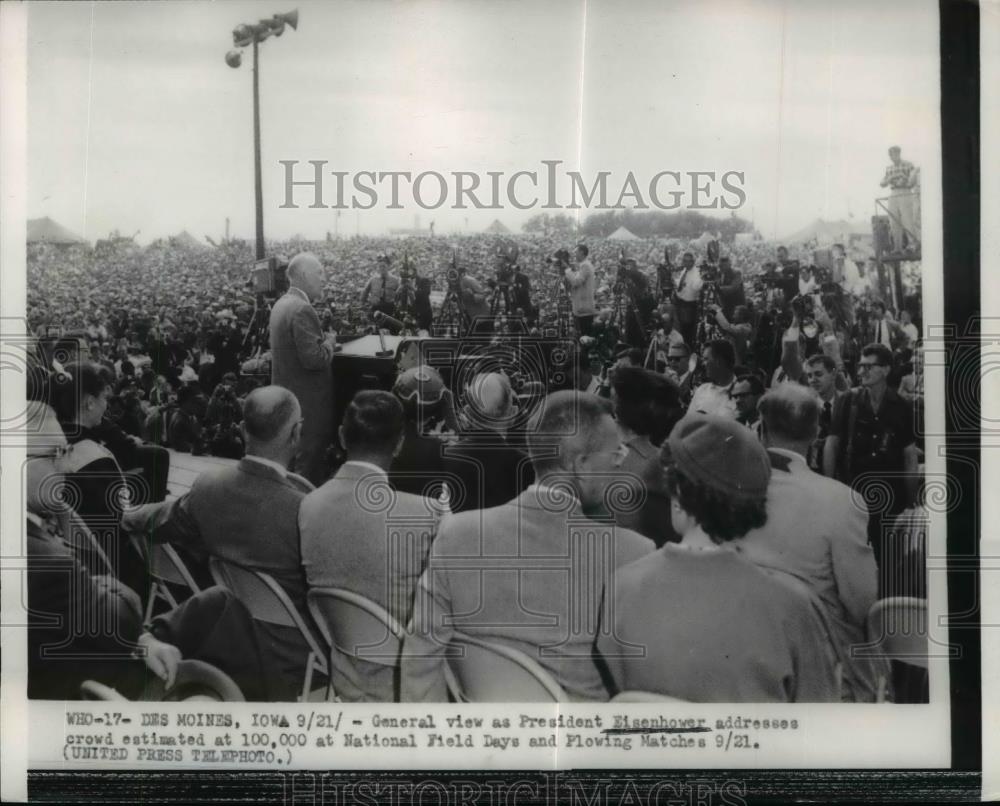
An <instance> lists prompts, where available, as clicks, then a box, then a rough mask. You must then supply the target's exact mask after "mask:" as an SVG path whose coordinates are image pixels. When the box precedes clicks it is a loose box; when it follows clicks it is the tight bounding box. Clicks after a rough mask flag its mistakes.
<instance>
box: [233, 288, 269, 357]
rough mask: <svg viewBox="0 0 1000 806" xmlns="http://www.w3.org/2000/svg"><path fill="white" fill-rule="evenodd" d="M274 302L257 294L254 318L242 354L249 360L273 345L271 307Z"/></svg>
mask: <svg viewBox="0 0 1000 806" xmlns="http://www.w3.org/2000/svg"><path fill="white" fill-rule="evenodd" d="M272 304H273V303H272V301H271V300H269V299H268V298H267V297H265V296H264V295H263V294H257V296H256V297H255V298H254V303H253V316H251V317H250V324H249V325H247V332H246V335H245V336H244V337H243V344H242V345H240V353H241V354H242V355H244V356H246V357H247V358H253V357H257V356H259V355H260V354H261V353H262V352H263V351H264V350H265V349H267V348H268V347H269V346H270V343H271V306H272Z"/></svg>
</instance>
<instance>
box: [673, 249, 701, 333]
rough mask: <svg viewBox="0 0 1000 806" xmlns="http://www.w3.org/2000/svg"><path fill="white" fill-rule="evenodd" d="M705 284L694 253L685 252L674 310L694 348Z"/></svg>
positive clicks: (675, 291) (675, 289)
mask: <svg viewBox="0 0 1000 806" xmlns="http://www.w3.org/2000/svg"><path fill="white" fill-rule="evenodd" d="M703 285H704V282H703V281H702V278H701V269H699V268H698V267H697V266H695V265H694V255H693V254H692V253H691V252H685V253H684V256H683V257H682V258H681V273H680V275H679V276H678V277H677V282H676V283H675V284H674V311H675V313H676V315H677V329H678V330H679V331H680V333H681V335H682V336H683V337H684V341H685V342H687V345H688V347H691V348H694V343H695V339H696V337H697V333H698V302H699V301H700V300H701V287H702V286H703Z"/></svg>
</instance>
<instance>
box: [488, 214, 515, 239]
mask: <svg viewBox="0 0 1000 806" xmlns="http://www.w3.org/2000/svg"><path fill="white" fill-rule="evenodd" d="M486 231H487V232H488V233H490V234H491V235H510V230H509V229H507V227H505V226H504V225H503V224H502V223H501V221H500V219H499V218H494V219H493V223H492V224H490V225H489V226H488V227H487V228H486Z"/></svg>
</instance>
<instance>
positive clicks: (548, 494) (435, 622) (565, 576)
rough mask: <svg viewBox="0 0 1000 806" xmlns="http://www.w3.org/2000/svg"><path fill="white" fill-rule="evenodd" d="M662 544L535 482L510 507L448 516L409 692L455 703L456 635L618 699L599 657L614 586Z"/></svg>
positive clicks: (576, 692) (410, 645)
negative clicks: (602, 519)
mask: <svg viewBox="0 0 1000 806" xmlns="http://www.w3.org/2000/svg"><path fill="white" fill-rule="evenodd" d="M653 550H654V546H653V542H652V541H651V540H648V539H647V538H645V537H642V536H641V535H639V534H636V533H635V532H633V531H631V530H629V529H622V528H618V527H614V526H613V525H609V524H603V523H598V522H595V521H592V520H589V519H587V518H585V517H583V516H582V514H580V512H579V503H578V502H577V501H576V500H575V499H574V498H572V497H570V496H569V495H568V494H566V493H560V491H557V490H550V489H549V488H546V487H538V486H535V485H532V486H531V487H529V488H528V489H527V490H525V491H524V492H523V493H521V495H519V496H518V497H517V498H515V499H513V500H512V501H510V502H508V503H506V504H504V505H503V506H499V507H494V508H492V509H485V510H473V511H469V512H462V513H459V514H457V515H453V516H450V517H446V518H445V519H444V520H443V521H442V522H441V526H440V528H439V530H438V536H437V537H436V538H435V540H434V544H433V546H432V547H431V553H430V557H429V559H428V563H427V570H426V571H425V572H424V575H423V576H422V577H421V578H420V586H419V587H418V589H417V598H416V600H415V601H414V609H413V622H412V629H411V632H410V633H408V634H407V637H406V641H405V643H404V646H403V660H402V699H403V701H404V702H407V701H430V702H445V701H446V700H447V692H446V688H445V682H444V673H443V668H442V667H443V664H444V652H445V650H446V648H447V646H448V644H449V643H450V641H451V637H452V635H453V634H454V633H455V632H462V633H467V634H469V635H474V636H476V637H479V638H482V639H485V640H488V641H495V642H497V643H500V644H505V645H507V646H511V647H513V648H515V649H518V650H520V651H521V652H524V653H526V654H528V655H529V656H530V657H531V658H532V659H533V660H535V661H537V662H538V663H539V664H541V665H542V667H544V668H545V669H546V670H547V671H548V672H549V673H550V674H551V675H552V676H553V677H554V678H555V679H556V680H557V681H558V682H559V684H560V685H561V686H562V687H563V688H564V689H565V690H566V693H567V694H568V695H569V697H570V698H571V699H574V700H582V701H602V700H607V699H608V691H607V689H606V687H605V686H604V684H603V682H602V680H601V676H600V673H599V671H598V668H597V665H596V663H595V662H594V657H593V644H594V639H595V637H596V635H597V630H598V623H597V615H598V610H599V607H600V602H601V596H602V591H603V586H604V583H605V582H607V581H609V580H610V579H611V578H612V577H613V574H614V571H615V569H616V568H617V567H619V566H621V565H624V564H626V563H628V562H632V561H633V560H637V559H638V558H640V557H642V556H644V555H646V554H650V553H651V552H652V551H653Z"/></svg>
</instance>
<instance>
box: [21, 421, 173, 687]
mask: <svg viewBox="0 0 1000 806" xmlns="http://www.w3.org/2000/svg"><path fill="white" fill-rule="evenodd" d="M25 433H26V436H27V443H28V445H27V461H26V463H25V487H26V490H25V492H26V497H27V506H28V509H27V513H26V515H27V533H28V538H27V551H28V573H27V584H28V600H27V604H28V610H29V613H28V697H29V698H31V699H57V700H63V699H71V700H72V699H79V697H80V684H81V683H82V682H84V681H85V680H91V679H93V680H98V681H101V682H103V683H105V684H107V685H112V686H117V685H120V684H121V683H120V681H124V680H126V679H127V678H129V677H130V676H131V677H133V678H134V676H135V670H134V667H135V664H136V661H134V660H133V658H135V657H137V656H140V655H141V656H144V657H145V660H146V666H147V667H148V669H149V671H151V672H153V673H154V674H156V675H158V676H160V677H162V678H164V679H165V680H166V681H167V683H168V685H169V684H170V683H172V682H173V674H174V671H175V670H176V668H177V661H178V660H180V653H179V651H178V650H177V649H176V648H175V647H173V646H170V645H168V644H165V643H163V642H161V641H158V640H157V639H155V638H154V637H153V636H152V635H150V634H148V633H143V631H142V612H141V609H140V602H139V596H138V594H136V593H135V591H133V590H131V589H129V588H128V587H126V586H125V585H123V584H122V583H121V582H119V581H118V580H117V579H115V578H114V577H110V576H99V575H94V574H91V573H90V572H89V571H88V570H87V569H85V568H84V566H83V565H82V564H81V563H80V560H79V559H78V558H77V555H76V553H75V552H74V551H73V549H71V548H70V546H69V545H68V544H67V541H69V540H70V539H71V531H70V530H72V529H85V528H86V527H85V526H84V525H82V522H81V521H79V520H77V521H76V524H75V525H73V524H72V523H71V518H70V515H71V514H72V513H71V512H70V511H69V510H68V509H67V508H66V506H65V504H64V503H63V502H62V501H60V500H58V499H57V498H56V497H55V496H54V495H53V494H52V491H53V490H55V489H58V488H59V487H60V486H61V483H62V475H63V473H64V470H65V468H66V467H67V466H68V462H67V460H68V459H69V457H71V456H72V451H73V448H72V446H71V445H70V444H69V443H68V442H67V441H66V437H65V435H64V434H63V432H62V427H61V426H60V425H59V422H58V421H57V419H56V416H55V413H54V412H53V411H52V409H50V408H49V407H48V406H44V405H39V404H37V403H36V404H33V405H32V406H31V408H30V414H29V422H28V426H27V428H26V431H25ZM140 665H141V664H140Z"/></svg>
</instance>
